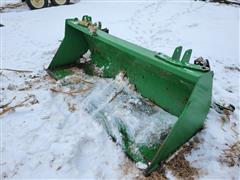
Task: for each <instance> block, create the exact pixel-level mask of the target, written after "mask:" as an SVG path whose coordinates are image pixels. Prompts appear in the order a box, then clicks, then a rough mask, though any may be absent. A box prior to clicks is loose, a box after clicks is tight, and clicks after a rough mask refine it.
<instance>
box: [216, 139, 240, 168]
mask: <svg viewBox="0 0 240 180" xmlns="http://www.w3.org/2000/svg"><path fill="white" fill-rule="evenodd" d="M219 161H220V162H221V163H223V164H226V165H227V166H229V167H233V166H240V141H239V140H238V141H237V142H236V143H234V144H232V145H229V146H228V148H226V149H224V150H223V153H222V155H221V156H220V159H219Z"/></svg>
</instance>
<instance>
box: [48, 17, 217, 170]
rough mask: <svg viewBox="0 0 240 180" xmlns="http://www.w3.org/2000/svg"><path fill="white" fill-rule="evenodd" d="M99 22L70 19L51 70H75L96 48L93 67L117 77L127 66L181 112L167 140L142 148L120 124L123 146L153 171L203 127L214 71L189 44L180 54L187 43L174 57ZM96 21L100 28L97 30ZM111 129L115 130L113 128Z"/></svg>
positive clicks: (133, 77) (161, 102) (154, 97)
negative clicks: (194, 56)
mask: <svg viewBox="0 0 240 180" xmlns="http://www.w3.org/2000/svg"><path fill="white" fill-rule="evenodd" d="M98 24H99V26H98V27H97V26H96V25H95V26H94V25H93V24H92V23H91V18H90V17H89V16H84V18H83V21H79V20H78V19H67V20H66V26H65V37H64V40H63V42H62V43H61V45H60V47H59V49H58V51H57V53H56V55H55V56H54V58H53V60H52V62H51V64H50V65H49V67H48V72H49V73H50V75H51V76H53V77H55V78H56V79H59V78H62V77H64V76H66V75H68V74H70V72H68V70H67V68H68V67H69V66H77V64H78V63H77V61H78V60H79V59H80V58H81V57H82V55H83V54H84V53H86V52H87V51H88V50H90V51H91V61H90V62H89V63H87V64H85V65H83V66H81V68H84V69H85V71H86V72H87V73H89V74H94V73H95V71H94V69H95V67H99V68H101V69H102V70H103V71H102V73H101V74H100V76H101V77H104V78H112V77H115V76H116V75H117V74H118V73H119V72H120V71H124V72H125V73H126V75H127V77H128V79H129V81H130V83H132V84H134V85H135V87H136V90H137V91H138V92H140V93H141V95H142V96H144V97H147V98H148V99H149V100H151V101H152V102H154V103H155V104H157V105H158V106H160V107H161V108H163V109H164V110H166V111H167V112H169V113H171V114H173V115H175V116H177V117H178V120H177V122H176V123H175V125H174V127H173V128H172V129H171V131H170V132H169V134H168V135H167V137H166V139H164V141H163V143H162V144H160V143H159V144H155V145H153V146H151V147H148V146H143V145H142V146H141V145H139V146H138V149H139V152H140V154H139V153H136V152H134V151H133V150H132V149H131V144H133V143H134V141H133V140H131V139H130V138H129V136H128V134H127V132H126V130H125V128H124V127H121V126H120V127H119V131H120V132H121V134H122V139H123V142H124V146H123V150H124V151H125V152H126V153H127V154H128V156H129V157H130V158H132V159H133V160H134V161H142V162H143V163H146V164H147V165H148V168H147V169H146V170H145V173H146V174H149V173H151V172H153V171H154V170H155V169H156V168H157V167H158V165H159V164H160V163H161V162H162V161H164V160H166V159H167V158H168V157H169V156H170V155H171V154H173V153H174V152H175V151H176V150H177V149H178V148H179V147H180V146H181V145H183V144H184V143H185V142H186V141H188V140H189V139H190V138H191V137H192V136H193V135H194V134H195V133H196V132H197V131H199V130H200V129H201V128H202V126H203V123H204V120H205V119H206V116H207V113H208V111H209V107H210V103H211V94H212V79H213V72H212V71H210V69H208V68H206V67H202V66H199V65H194V64H189V60H190V56H191V53H192V50H187V51H186V52H185V53H184V55H183V58H182V60H180V57H181V52H182V47H178V48H176V49H175V51H174V53H173V56H172V57H170V56H167V55H164V54H162V53H157V52H154V51H150V50H148V49H145V48H142V47H140V46H137V45H135V44H132V43H130V42H127V41H125V40H122V39H119V38H117V37H115V36H112V35H110V34H108V33H106V32H104V31H102V30H101V29H100V25H101V23H98ZM90 26H93V28H94V27H95V28H96V29H94V30H95V31H94V32H92V31H91V30H90ZM98 75H99V74H98ZM107 132H108V133H109V135H111V136H112V134H111V133H110V132H111V131H110V130H107Z"/></svg>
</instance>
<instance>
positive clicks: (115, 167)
mask: <svg viewBox="0 0 240 180" xmlns="http://www.w3.org/2000/svg"><path fill="white" fill-rule="evenodd" d="M13 1H15V2H17V0H13ZM13 1H1V4H4V3H5V4H6V2H13ZM85 14H88V15H91V16H92V17H93V19H94V20H96V21H99V20H100V21H102V23H103V25H104V26H107V27H108V28H109V29H110V33H111V34H113V35H116V36H118V37H121V38H123V39H126V40H129V41H131V42H134V43H136V44H139V45H141V46H143V47H146V48H149V49H152V50H155V51H160V52H163V53H166V54H171V53H172V51H173V49H174V48H175V47H176V46H178V45H183V46H184V47H185V48H186V49H187V48H192V49H193V58H192V59H194V58H197V57H199V56H203V57H204V58H207V59H209V60H210V63H211V68H212V70H213V71H214V73H215V76H214V84H213V100H214V101H225V102H227V103H231V104H234V105H235V107H236V110H235V112H234V113H233V114H232V115H230V119H229V120H228V119H227V120H224V121H223V119H224V118H222V117H223V115H221V114H218V113H217V112H216V111H215V110H214V109H211V110H210V112H209V115H208V117H207V120H206V123H205V128H204V129H203V130H202V131H201V132H200V133H198V134H197V137H198V138H199V139H201V142H200V143H199V144H198V145H197V147H196V148H194V149H193V150H192V151H191V154H189V155H187V157H186V158H187V160H188V161H189V162H190V163H191V165H192V166H194V167H197V168H200V169H201V171H200V173H199V177H198V178H200V179H213V178H217V179H220V178H222V179H239V166H237V165H234V166H232V167H229V166H228V165H227V164H226V163H221V156H222V154H223V150H224V149H227V148H228V147H229V146H230V145H232V144H233V143H235V142H237V141H238V142H239V127H240V126H239V116H240V114H239V112H240V104H239V96H240V94H239V85H240V82H239V79H240V76H239V73H240V72H239V68H240V62H239V8H237V7H233V6H226V5H222V4H221V5H220V4H215V3H204V2H194V1H166V0H162V1H131V2H129V1H100V0H95V1H80V2H79V3H76V4H74V5H69V6H62V7H52V8H46V9H42V10H37V11H29V10H28V8H27V7H26V6H23V7H19V8H17V9H15V10H14V9H11V10H7V11H6V12H5V13H1V14H0V16H1V22H0V23H1V24H3V25H4V27H1V28H0V32H1V36H0V41H1V51H0V57H1V68H11V69H23V70H31V71H33V72H32V73H27V72H25V73H19V72H12V71H1V74H0V77H1V97H0V105H3V104H6V103H8V102H11V99H13V98H14V97H16V98H14V99H13V101H12V103H11V104H10V105H11V106H13V105H16V104H18V103H19V102H22V101H23V100H25V99H26V98H27V99H26V102H24V103H23V106H21V107H18V108H16V110H15V111H12V112H8V113H5V114H4V115H1V120H0V123H1V137H0V138H1V147H0V152H1V164H0V166H1V178H44V179H46V178H93V179H97V178H99V179H132V178H137V177H142V175H141V171H139V170H138V169H137V168H136V166H135V164H133V163H132V162H131V161H129V160H128V159H127V158H126V157H125V155H124V153H123V152H122V150H121V148H120V147H119V146H117V145H116V144H115V143H113V142H112V141H111V139H110V138H109V137H108V136H107V134H106V132H105V130H104V129H103V127H102V126H101V124H99V123H98V122H97V121H94V119H93V118H91V117H89V116H88V115H86V114H84V112H82V111H81V106H83V104H81V102H79V101H77V99H76V98H75V97H77V96H69V95H67V94H62V93H56V92H55V93H54V92H52V91H51V90H50V89H51V88H54V87H56V86H57V84H56V82H55V81H54V80H52V79H50V78H49V77H48V76H47V75H46V73H45V71H44V70H43V69H44V67H47V65H48V64H49V63H50V61H51V59H52V57H53V55H54V54H55V52H56V50H57V48H58V46H59V44H60V40H61V39H62V38H63V34H64V19H66V18H69V17H82V16H83V15H85ZM167 175H168V176H169V177H171V178H174V177H173V175H171V171H170V170H169V172H168V173H167Z"/></svg>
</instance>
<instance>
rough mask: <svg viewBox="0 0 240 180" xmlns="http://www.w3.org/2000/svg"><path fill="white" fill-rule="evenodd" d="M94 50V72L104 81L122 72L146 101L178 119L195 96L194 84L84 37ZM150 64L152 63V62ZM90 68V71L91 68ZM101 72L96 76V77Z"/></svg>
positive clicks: (136, 57)
mask: <svg viewBox="0 0 240 180" xmlns="http://www.w3.org/2000/svg"><path fill="white" fill-rule="evenodd" d="M85 39H86V41H87V42H88V46H89V49H90V50H91V58H92V61H91V67H92V72H94V68H96V67H97V71H99V69H100V71H102V72H100V74H101V76H103V77H115V76H116V75H117V74H118V73H119V72H120V71H123V72H125V73H126V75H127V77H128V79H129V81H130V83H131V84H134V85H135V87H136V90H137V91H139V92H140V93H141V95H142V96H144V97H147V98H148V99H150V100H152V101H153V102H154V103H156V104H157V105H159V106H160V107H161V108H163V109H164V110H166V111H168V112H170V113H171V114H173V115H176V116H179V115H180V114H181V112H182V110H183V108H184V107H185V104H186V103H187V101H188V98H189V96H190V94H191V92H192V88H193V84H192V83H190V82H188V81H186V80H184V79H183V78H181V77H178V76H177V75H175V74H173V73H171V72H167V71H165V70H163V69H161V68H159V67H156V66H153V65H152V64H148V63H145V61H143V60H141V58H145V57H139V56H134V55H132V54H129V53H126V52H123V51H122V50H121V49H119V48H116V47H113V46H111V45H109V44H106V43H104V42H103V41H101V40H98V39H93V38H92V37H90V36H88V35H85ZM150 60H151V59H150ZM88 68H89V67H88ZM97 73H99V72H96V74H97Z"/></svg>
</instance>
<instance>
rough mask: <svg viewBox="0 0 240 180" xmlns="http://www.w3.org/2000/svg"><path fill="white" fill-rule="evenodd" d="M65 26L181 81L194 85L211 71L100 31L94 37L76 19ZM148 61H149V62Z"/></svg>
mask: <svg viewBox="0 0 240 180" xmlns="http://www.w3.org/2000/svg"><path fill="white" fill-rule="evenodd" d="M66 25H69V26H71V27H73V28H75V29H77V30H79V31H81V32H83V33H84V34H86V35H88V36H91V37H92V38H96V39H98V40H104V42H105V43H107V44H109V45H111V46H114V47H115V46H116V44H117V48H118V49H121V50H122V51H127V52H128V53H129V54H131V55H134V56H135V57H139V59H141V61H142V62H145V63H147V64H150V65H153V66H156V67H159V68H161V69H163V70H166V71H168V72H171V73H173V74H176V75H178V76H179V77H182V78H183V79H186V80H188V81H190V82H193V83H196V82H197V80H198V79H199V78H200V77H201V76H202V75H203V74H205V73H207V72H209V71H211V70H210V69H203V68H201V66H198V65H193V64H189V63H183V62H177V61H175V60H172V58H171V57H169V56H167V55H165V54H162V53H158V52H155V51H151V50H149V49H146V48H143V47H141V46H138V45H136V44H133V43H131V42H129V41H126V40H124V39H120V38H118V37H116V36H114V35H111V34H108V33H106V32H104V31H101V30H100V29H97V30H96V35H92V34H91V33H90V32H89V30H88V28H87V27H86V26H83V25H81V24H80V23H79V20H78V19H77V18H70V19H66ZM116 42H117V43H116ZM148 59H151V61H149V60H148Z"/></svg>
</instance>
